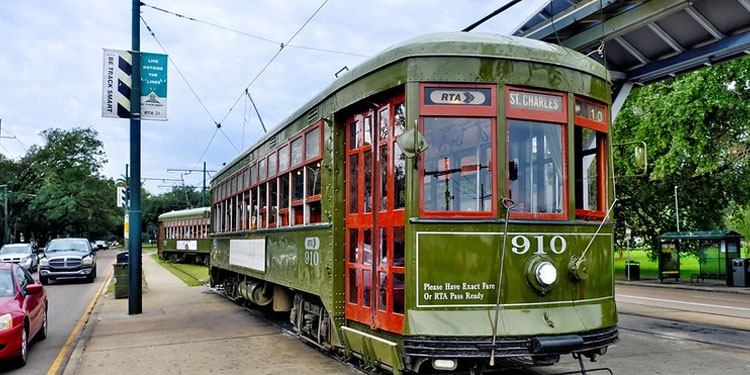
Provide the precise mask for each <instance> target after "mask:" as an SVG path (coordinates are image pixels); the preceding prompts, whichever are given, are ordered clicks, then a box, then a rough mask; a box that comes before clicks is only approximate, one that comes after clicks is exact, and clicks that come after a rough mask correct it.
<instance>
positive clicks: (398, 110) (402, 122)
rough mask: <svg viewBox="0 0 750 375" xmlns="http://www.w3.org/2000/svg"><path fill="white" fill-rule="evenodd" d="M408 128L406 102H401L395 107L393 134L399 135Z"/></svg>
mask: <svg viewBox="0 0 750 375" xmlns="http://www.w3.org/2000/svg"><path fill="white" fill-rule="evenodd" d="M405 130H406V104H405V103H399V104H396V106H395V107H394V108H393V135H395V136H399V135H401V133H403V132H404V131H405Z"/></svg>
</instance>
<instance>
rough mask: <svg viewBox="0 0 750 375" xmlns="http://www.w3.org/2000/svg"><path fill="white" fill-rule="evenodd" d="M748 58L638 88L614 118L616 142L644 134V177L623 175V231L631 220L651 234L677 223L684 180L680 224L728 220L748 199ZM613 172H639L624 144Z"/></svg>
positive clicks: (691, 226) (618, 214) (701, 226)
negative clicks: (733, 207) (730, 209)
mask: <svg viewBox="0 0 750 375" xmlns="http://www.w3.org/2000/svg"><path fill="white" fill-rule="evenodd" d="M748 102H750V58H743V59H738V60H734V61H731V62H727V63H723V64H720V65H716V66H713V67H710V68H706V69H703V70H700V71H696V72H693V73H690V74H686V75H684V76H681V77H679V78H676V79H673V80H669V81H665V82H659V83H655V84H652V85H649V86H645V87H642V88H640V89H638V90H635V91H634V92H633V93H632V94H631V95H630V97H629V98H628V100H627V101H626V103H625V106H624V107H623V109H622V111H621V112H620V115H619V116H618V118H617V120H616V121H615V123H614V124H613V129H612V132H613V138H614V139H615V140H616V142H617V143H624V142H628V141H645V142H647V144H648V154H649V162H650V164H649V166H648V173H647V175H646V176H645V177H640V178H625V179H620V180H618V182H619V183H618V185H617V195H618V198H619V203H618V207H617V209H616V211H615V218H616V220H617V223H618V228H617V231H618V234H619V236H618V237H619V238H623V237H624V236H623V233H624V228H625V227H629V228H631V229H632V230H633V233H634V235H636V236H641V237H644V238H646V239H647V240H649V241H653V240H654V239H655V237H656V236H657V235H659V234H660V233H663V232H666V231H674V230H675V212H674V197H673V194H674V186H675V185H678V186H679V190H678V198H679V202H680V207H679V210H680V212H679V214H680V229H681V230H709V229H718V228H721V227H723V226H724V223H725V220H724V213H725V210H726V208H727V207H729V206H730V204H731V203H732V202H740V203H742V202H747V201H748V198H749V197H750V196H749V195H750V189H748V187H750V186H749V182H748V178H749V177H750V164H749V163H748V155H749V153H750V139H749V136H750V106H748V104H747V103H748ZM614 160H615V173H616V174H617V175H625V174H634V173H636V172H635V167H634V166H635V163H634V162H633V157H632V155H630V154H628V151H626V149H625V148H620V149H618V148H615V152H614Z"/></svg>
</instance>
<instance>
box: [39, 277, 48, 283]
mask: <svg viewBox="0 0 750 375" xmlns="http://www.w3.org/2000/svg"><path fill="white" fill-rule="evenodd" d="M39 282H40V283H42V285H47V284H49V279H48V278H47V276H39Z"/></svg>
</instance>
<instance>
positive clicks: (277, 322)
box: [180, 270, 613, 375]
mask: <svg viewBox="0 0 750 375" xmlns="http://www.w3.org/2000/svg"><path fill="white" fill-rule="evenodd" d="M180 271H181V272H182V270H180ZM183 273H184V272H183ZM190 276H191V277H192V275H190ZM196 280H197V279H196ZM204 286H205V287H206V288H207V289H208V290H210V291H211V292H213V293H215V294H218V295H220V296H222V297H224V298H226V299H228V300H230V301H232V302H234V303H235V304H237V305H239V306H241V307H242V308H243V309H245V311H247V312H248V313H249V314H251V315H253V316H254V317H256V318H258V319H260V320H261V321H264V322H266V323H269V324H271V325H274V326H275V327H277V328H278V329H279V330H280V331H281V332H282V333H285V334H287V335H289V336H292V337H300V336H299V335H298V334H297V332H296V331H295V330H294V328H293V327H292V324H291V323H290V322H289V319H288V317H286V318H281V317H279V316H273V315H271V314H268V313H266V312H264V311H262V310H260V309H257V308H255V307H253V306H252V305H248V304H247V303H246V302H245V301H244V300H240V299H236V298H232V297H230V296H228V295H227V294H226V293H225V291H224V290H223V289H218V288H214V287H211V286H210V285H209V284H204ZM300 341H301V342H303V343H306V344H307V345H309V346H310V347H312V348H314V349H315V350H317V351H318V352H319V353H321V354H323V355H325V356H326V357H328V358H330V359H332V360H334V361H336V362H339V363H341V364H342V365H344V366H347V367H348V368H351V369H352V370H355V371H358V372H360V373H362V374H367V375H386V374H388V373H386V372H383V371H381V370H379V369H371V368H364V367H361V366H359V365H358V364H357V363H353V362H351V361H349V360H347V359H346V358H341V357H339V356H337V355H335V353H332V352H330V351H325V350H322V349H321V348H320V347H319V346H317V345H315V344H313V343H311V342H308V341H306V340H300ZM508 365H509V366H508V367H506V368H502V369H497V370H494V369H493V370H485V371H483V372H471V371H459V372H451V373H448V372H433V373H429V372H428V373H422V374H423V375H448V374H452V375H474V374H477V375H478V374H480V373H481V374H488V375H489V374H493V375H511V374H528V375H574V374H584V375H588V374H591V375H599V374H610V375H612V374H613V373H612V371H611V370H609V369H606V368H595V369H589V370H586V371H585V372H581V371H566V372H554V370H553V369H551V368H550V369H549V370H550V371H551V372H539V371H538V370H535V369H531V368H527V367H517V366H513V365H512V364H510V363H509V364H508Z"/></svg>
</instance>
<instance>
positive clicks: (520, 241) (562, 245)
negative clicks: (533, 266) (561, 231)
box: [510, 236, 568, 255]
mask: <svg viewBox="0 0 750 375" xmlns="http://www.w3.org/2000/svg"><path fill="white" fill-rule="evenodd" d="M533 239H534V241H535V242H536V251H535V252H534V254H540V255H543V254H546V252H545V251H544V245H545V242H544V236H533ZM531 242H532V240H530V239H529V237H526V236H514V237H513V238H511V240H510V244H511V245H512V247H511V251H513V252H514V253H516V254H518V255H523V254H526V253H527V252H529V250H531V248H532V246H531ZM567 248H568V243H567V242H566V241H565V238H564V237H563V236H554V237H552V238H551V239H550V240H549V249H550V251H552V252H553V253H555V254H562V253H564V252H565V250H566V249H567Z"/></svg>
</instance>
